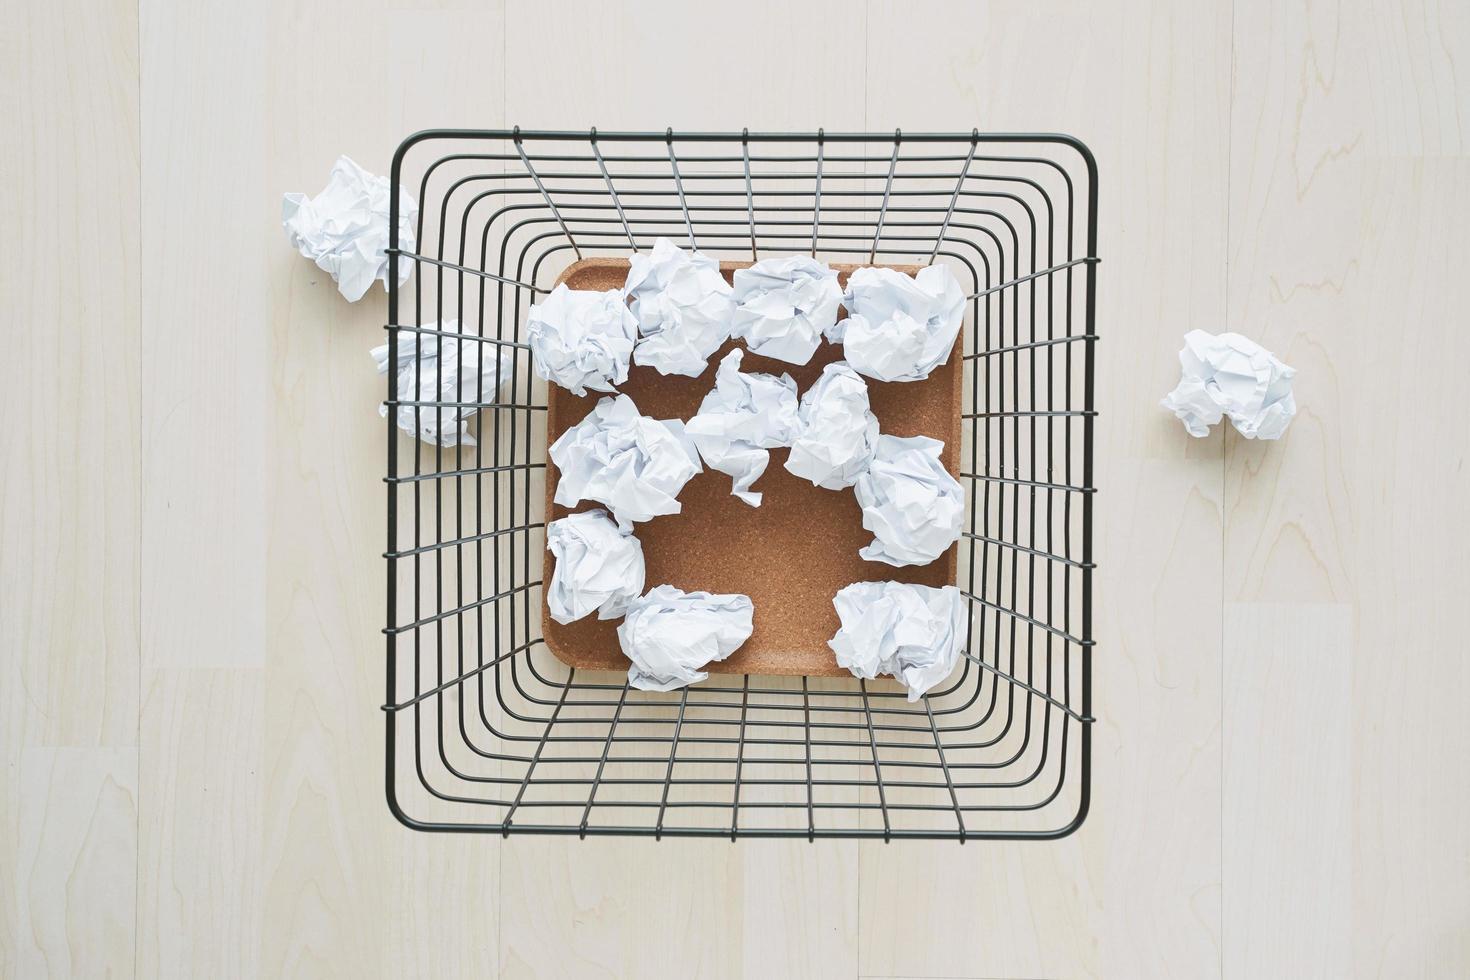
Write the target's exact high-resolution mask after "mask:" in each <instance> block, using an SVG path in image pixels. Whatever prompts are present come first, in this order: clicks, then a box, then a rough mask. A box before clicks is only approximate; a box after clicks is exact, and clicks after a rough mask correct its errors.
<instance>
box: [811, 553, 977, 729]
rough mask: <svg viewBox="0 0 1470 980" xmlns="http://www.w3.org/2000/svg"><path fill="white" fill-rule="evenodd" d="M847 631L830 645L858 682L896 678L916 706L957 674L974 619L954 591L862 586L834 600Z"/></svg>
mask: <svg viewBox="0 0 1470 980" xmlns="http://www.w3.org/2000/svg"><path fill="white" fill-rule="evenodd" d="M832 605H833V606H835V607H836V609H837V618H838V619H839V620H841V622H842V628H841V629H839V630H838V631H837V635H836V636H834V637H832V639H830V640H828V641H827V645H828V646H830V647H831V648H832V652H833V653H835V654H836V655H837V664H838V666H840V667H846V668H847V669H848V670H849V671H851V672H852V674H853V676H854V677H861V678H864V679H867V680H871V679H872V678H874V677H877V676H878V675H879V674H891V675H892V676H894V677H896V678H898V680H899V681H901V682H902V683H903V685H904V687H906V688H908V692H909V700H910V701H917V700H919V698H921V697H923V696H924V694H925V693H927V692H928V691H930V690H931V689H933V688H934V687H935V685H937V684H939V683H940V682H942V681H943V680H944V679H945V678H947V677H948V676H949V675H950V674H951V673H953V672H954V668H955V665H956V664H957V663H959V659H960V653H961V651H962V650H963V649H964V645H965V640H966V632H967V630H968V628H969V615H968V611H967V610H966V608H965V601H964V597H963V596H962V595H961V594H960V590H959V589H957V588H955V587H954V586H953V585H946V586H944V587H943V588H939V589H933V588H930V587H928V586H926V585H910V584H908V583H906V582H857V583H855V584H853V585H849V586H848V587H847V588H845V589H843V590H842V591H841V592H838V593H837V595H836V597H835V598H834V599H833V600H832Z"/></svg>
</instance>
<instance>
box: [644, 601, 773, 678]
mask: <svg viewBox="0 0 1470 980" xmlns="http://www.w3.org/2000/svg"><path fill="white" fill-rule="evenodd" d="M754 614H755V607H754V605H753V604H752V603H751V601H750V597H749V596H744V595H713V594H711V593H709V592H684V591H683V590H681V589H676V588H674V587H673V586H672V585H660V586H658V587H657V588H655V589H650V590H649V592H648V594H647V595H646V596H644V597H643V598H641V599H635V600H634V601H633V603H632V605H631V606H629V608H628V612H627V615H626V617H625V618H624V619H623V622H622V625H620V626H619V627H618V644H619V645H620V646H621V647H622V648H623V655H624V656H626V657H627V658H628V659H629V660H631V661H632V662H633V665H632V666H631V667H629V668H628V683H629V684H631V685H632V686H633V687H636V688H638V689H639V690H640V691H672V690H674V689H676V688H680V687H685V686H687V685H689V684H694V683H697V682H699V681H702V680H704V679H705V678H706V677H708V676H709V674H708V673H706V672H705V671H704V670H703V669H701V668H703V667H704V666H706V665H707V664H709V663H711V662H713V661H716V660H724V659H725V658H726V657H728V656H729V655H730V654H732V653H734V652H735V651H736V650H737V649H739V648H740V645H741V644H742V643H744V642H745V641H746V640H748V639H750V633H751V630H752V629H753V625H754V624H753V617H754Z"/></svg>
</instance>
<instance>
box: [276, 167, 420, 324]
mask: <svg viewBox="0 0 1470 980" xmlns="http://www.w3.org/2000/svg"><path fill="white" fill-rule="evenodd" d="M390 192H391V187H390V185H389V182H388V178H387V177H375V176H373V175H372V174H370V173H368V172H367V171H366V170H364V169H362V168H361V167H359V166H358V165H357V164H356V163H354V162H353V161H352V160H351V159H350V158H348V157H345V156H343V157H338V158H337V162H336V164H334V165H333V166H332V173H331V176H330V177H328V178H327V186H326V187H325V188H324V189H323V190H322V192H321V193H320V194H318V195H317V196H316V197H307V196H306V195H305V194H297V193H292V194H287V195H285V197H284V200H283V201H282V204H281V223H282V224H283V225H285V227H286V237H287V239H288V240H289V241H290V242H291V247H292V248H294V249H297V250H299V251H300V252H301V254H302V255H303V256H305V257H306V258H308V259H311V260H312V261H314V262H316V264H317V267H318V268H320V269H321V270H322V271H323V272H325V273H327V274H328V275H330V276H331V277H332V279H333V280H334V281H335V282H336V283H337V289H338V291H339V292H341V294H342V295H343V296H345V297H346V298H347V300H348V301H349V302H353V303H355V302H357V301H358V300H360V299H362V297H363V295H364V294H365V293H366V292H367V291H368V287H369V286H371V285H372V284H373V281H374V280H378V281H380V282H382V283H383V288H384V289H387V288H388V252H387V249H388V218H389V214H388V210H389V208H388V205H389V201H390V198H389V194H390ZM418 217H419V206H418V204H417V203H416V202H415V201H414V199H413V197H412V196H411V195H410V194H409V193H408V190H407V188H401V189H400V191H399V200H398V247H399V248H400V249H401V250H403V251H404V252H412V251H413V250H414V248H415V247H416V243H415V241H414V225H415V224H416V223H417V222H418ZM412 273H413V260H412V259H408V258H404V257H403V256H400V257H399V259H398V284H399V285H400V286H401V285H403V283H404V282H405V281H406V280H407V279H408V277H409V275H411V274H412Z"/></svg>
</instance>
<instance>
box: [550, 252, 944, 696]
mask: <svg viewBox="0 0 1470 980" xmlns="http://www.w3.org/2000/svg"><path fill="white" fill-rule="evenodd" d="M748 264H749V263H722V264H721V269H722V270H723V271H724V273H725V278H726V279H730V278H731V277H732V276H733V274H734V271H735V270H736V269H739V268H743V267H744V266H745V265H748ZM833 268H835V269H836V270H837V273H838V279H839V281H840V282H842V283H843V284H844V285H845V284H846V282H847V275H848V273H849V272H851V271H853V270H854V269H856V268H858V266H856V265H838V266H834V267H833ZM893 268H895V269H898V270H899V271H901V272H905V273H908V274H913V273H914V272H917V271H918V267H915V266H893ZM627 274H628V262H627V260H626V259H585V260H583V261H581V262H578V263H576V264H575V265H573V266H572V267H571V268H569V269H568V270H567V271H566V272H565V273H564V274H563V275H562V277H561V279H560V280H559V282H564V283H566V284H567V285H568V286H569V287H570V288H572V289H596V290H607V289H618V288H621V287H622V285H623V282H624V280H625V279H626V278H627ZM962 342H963V334H961V336H960V337H959V338H956V340H955V346H956V350H955V351H954V352H952V353H951V355H950V358H949V361H948V363H946V364H944V365H943V366H942V367H939V368H936V369H935V370H934V372H933V373H932V374H930V375H929V377H928V378H926V379H925V380H923V381H912V382H907V383H898V382H882V381H873V380H872V379H865V380H867V382H868V391H869V394H870V397H871V399H872V406H873V414H874V415H876V416H878V424H879V426H880V428H881V429H882V431H883V432H884V433H886V434H888V435H895V436H916V435H925V436H931V437H933V438H935V439H941V440H943V441H944V454H943V460H944V465H945V466H946V467H947V468H948V469H949V471H950V472H951V473H953V474H954V475H955V476H956V477H958V476H959V452H960V435H961V430H960V410H961V409H960V399H961V379H962V361H961V358H960V356H959V347H960V344H961V343H962ZM736 346H738V342H735V341H731V342H730V343H728V344H726V345H725V347H723V348H721V349H720V351H719V353H717V354H716V355H715V356H713V357H711V358H710V361H709V367H708V369H707V370H705V372H704V374H702V375H701V376H700V377H698V378H684V377H677V376H676V377H664V376H663V375H660V374H659V373H658V372H657V371H655V370H654V369H652V368H648V367H638V366H636V365H635V366H633V367H632V369H631V370H630V371H629V372H628V380H627V382H626V383H625V384H623V385H622V386H621V390H622V393H623V394H626V395H628V396H629V397H630V398H632V399H633V401H634V403H636V404H637V406H638V409H639V411H641V412H642V413H643V414H644V415H648V416H651V417H653V418H656V419H669V418H679V419H684V420H685V421H687V420H689V419H690V418H692V417H693V416H694V414H695V413H696V412H697V411H698V410H699V404H700V402H702V401H703V400H704V396H705V395H706V394H707V393H708V392H709V390H710V389H711V388H713V387H714V383H715V366H716V365H717V364H718V363H719V360H720V358H721V357H723V356H724V355H725V353H726V351H728V350H731V349H732V348H734V347H736ZM841 359H842V348H841V347H840V346H835V345H832V344H828V343H826V342H823V344H822V346H821V347H819V348H818V349H817V353H816V354H815V356H813V357H812V359H811V361H810V362H809V363H807V364H805V365H802V366H800V367H798V366H796V365H792V364H788V363H786V362H785V361H778V360H774V359H772V358H768V357H759V356H757V355H755V354H751V353H750V352H749V351H747V352H746V356H745V359H744V361H743V362H742V363H741V365H740V367H741V370H742V371H746V372H749V373H766V374H774V375H777V376H779V375H781V374H783V373H784V374H790V375H791V377H792V378H794V379H795V380H796V385H797V390H798V392H800V393H802V394H805V392H806V390H807V389H808V388H809V387H811V385H812V384H813V383H814V382H815V381H816V380H817V378H818V377H819V376H820V375H821V373H822V368H823V367H825V366H826V365H827V364H830V363H831V362H833V361H838V360H841ZM548 388H549V389H550V390H549V392H548V395H547V398H548V422H547V426H548V431H547V444H548V445H550V444H551V443H553V442H555V441H556V439H557V437H559V436H560V435H561V434H562V433H563V432H565V431H566V430H567V429H569V428H570V427H572V426H573V425H576V424H577V423H578V422H580V421H581V420H582V419H583V418H584V417H586V415H587V414H588V413H589V412H591V411H592V408H593V406H595V405H596V404H597V402H598V400H599V399H601V398H604V397H607V396H606V395H605V394H603V393H601V392H589V393H588V394H587V395H586V396H585V397H582V398H578V397H576V396H575V395H573V394H572V393H571V392H569V391H567V390H566V389H565V388H561V387H559V386H557V385H549V386H548ZM786 454H787V450H785V449H773V450H771V462H770V465H769V466H767V467H766V471H765V473H764V474H762V475H761V478H760V479H758V480H756V481H755V485H754V486H753V487H751V489H752V490H757V491H760V492H761V493H762V494H764V495H765V496H764V500H763V501H762V504H761V506H760V507H751V506H749V505H747V504H744V503H742V502H741V501H740V500H739V499H737V498H736V497H734V496H732V495H731V493H730V477H729V476H727V475H725V474H724V473H718V472H715V471H714V470H711V469H708V468H706V469H705V470H704V472H702V473H700V474H699V475H698V476H696V477H694V479H692V480H690V481H689V483H688V484H687V485H686V486H685V487H684V491H683V492H682V493H681V494H679V502H680V503H681V504H682V505H683V511H682V512H681V513H679V514H670V515H668V516H665V517H656V518H654V519H653V520H651V521H646V522H643V523H640V524H638V525H637V526H636V530H635V531H634V533H635V534H637V536H638V540H639V541H641V542H642V543H643V556H644V560H645V562H646V564H647V569H648V575H647V579H646V587H647V588H653V587H654V586H656V585H673V586H677V587H678V588H681V589H684V590H686V591H693V590H695V589H704V590H706V591H708V592H739V593H743V594H745V595H748V596H750V598H751V601H752V602H753V603H754V604H755V630H754V632H753V633H751V636H750V639H749V640H747V641H746V642H745V645H744V646H742V647H741V648H740V649H739V650H737V651H735V653H733V654H731V656H730V657H729V658H728V659H726V660H724V661H722V662H720V663H713V664H710V665H709V667H708V669H709V670H710V671H712V672H715V673H726V674H743V673H752V674H808V675H820V674H835V675H846V674H847V671H845V670H844V669H843V668H841V667H838V666H837V662H836V660H835V659H834V657H833V654H832V650H831V648H830V647H828V646H827V641H828V640H829V639H831V637H832V635H833V634H835V633H836V632H837V628H838V626H839V623H838V620H837V612H836V610H835V609H834V608H833V607H832V597H833V596H835V595H836V594H837V592H838V590H840V589H842V588H843V587H845V586H847V585H850V584H852V583H853V582H868V581H882V580H892V581H897V582H915V583H918V584H920V585H930V586H939V585H947V584H950V583H952V582H954V580H955V558H956V547H955V546H953V545H952V546H950V549H949V551H947V552H945V554H944V555H942V556H941V557H940V558H939V559H938V560H937V561H935V562H932V563H931V564H928V565H924V566H920V567H910V568H894V567H893V566H892V565H887V564H884V563H881V562H869V561H864V560H863V559H862V558H860V557H858V549H859V548H862V547H863V546H864V545H866V544H867V543H868V542H870V541H871V540H872V539H873V536H872V535H871V534H870V533H869V532H867V531H865V530H863V521H862V509H861V508H860V507H859V506H858V503H857V498H856V497H855V496H854V494H853V492H852V490H851V489H847V490H824V489H822V488H820V487H814V486H812V485H811V484H810V483H808V482H807V481H806V480H802V479H800V478H798V477H795V476H792V475H791V474H790V473H788V472H786V468H785V463H786ZM547 464H548V465H547V481H546V506H547V512H548V513H549V514H550V515H551V519H552V520H555V519H557V518H559V517H565V516H566V515H567V514H569V513H571V512H572V511H573V510H589V509H592V508H594V507H598V506H600V505H598V504H596V503H594V502H592V501H583V502H582V503H581V504H579V505H578V506H577V507H575V508H566V507H561V506H557V505H553V504H552V500H551V498H552V496H553V495H554V494H555V493H556V479H557V470H556V467H555V466H554V465H551V462H550V459H549V458H548V460H547ZM545 561H546V564H545V572H544V578H543V581H546V582H550V581H551V574H552V570H553V568H554V564H555V559H553V558H552V556H551V553H550V552H549V551H548V552H547V553H546V559H545ZM541 620H542V629H543V630H544V635H545V637H546V643H547V646H548V647H550V649H551V652H552V653H554V654H555V655H556V656H557V657H558V658H559V659H560V660H561V661H562V662H563V663H565V664H567V665H568V666H572V667H583V668H590V669H607V670H623V669H626V668H627V666H628V661H627V658H625V657H624V656H623V654H622V651H621V650H620V649H619V647H618V637H617V627H618V624H619V623H620V622H622V620H620V619H617V620H599V619H597V618H596V617H595V616H587V617H585V618H583V619H580V620H578V621H577V622H574V623H570V624H568V625H565V626H563V625H561V624H560V623H557V622H556V621H555V620H553V619H552V618H551V616H550V615H549V613H548V612H547V610H546V607H545V604H544V603H543V605H542V610H541Z"/></svg>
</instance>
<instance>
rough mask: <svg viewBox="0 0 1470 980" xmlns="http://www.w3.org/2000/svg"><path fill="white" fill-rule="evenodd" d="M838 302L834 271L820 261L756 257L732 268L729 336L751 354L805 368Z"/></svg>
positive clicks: (834, 320)
mask: <svg viewBox="0 0 1470 980" xmlns="http://www.w3.org/2000/svg"><path fill="white" fill-rule="evenodd" d="M841 302H842V289H841V288H840V287H839V286H838V285H837V273H836V272H834V271H832V269H830V268H828V266H827V264H826V263H825V262H818V261H817V260H816V259H813V258H809V257H807V256H805V255H790V256H786V257H784V258H779V259H762V260H761V261H759V262H757V263H756V264H755V265H752V266H750V267H749V268H745V269H736V270H735V316H734V320H733V321H732V324H731V329H730V333H731V336H733V337H735V338H737V339H739V340H743V341H745V346H746V347H749V348H750V352H751V353H752V354H760V355H761V356H763V357H774V358H776V359H778V360H782V361H788V362H790V363H792V364H805V363H806V362H808V361H810V360H811V359H812V355H813V354H815V353H816V351H817V347H818V346H819V345H820V344H821V342H822V334H823V333H824V332H825V331H827V330H830V329H831V328H832V327H833V325H835V324H836V323H837V307H838V305H839V304H841Z"/></svg>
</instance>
